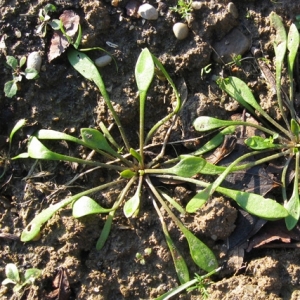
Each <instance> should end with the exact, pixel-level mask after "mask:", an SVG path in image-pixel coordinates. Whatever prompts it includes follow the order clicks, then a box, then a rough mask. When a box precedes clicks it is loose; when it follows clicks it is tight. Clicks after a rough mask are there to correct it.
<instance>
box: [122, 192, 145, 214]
mask: <svg viewBox="0 0 300 300" xmlns="http://www.w3.org/2000/svg"><path fill="white" fill-rule="evenodd" d="M140 201H141V199H140V191H138V190H137V191H136V192H135V194H134V196H133V197H131V198H130V199H129V200H127V201H126V202H125V204H124V207H123V211H124V215H125V217H126V218H130V217H131V216H132V215H133V214H134V213H135V212H136V211H137V210H138V209H139V207H140Z"/></svg>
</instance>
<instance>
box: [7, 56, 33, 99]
mask: <svg viewBox="0 0 300 300" xmlns="http://www.w3.org/2000/svg"><path fill="white" fill-rule="evenodd" d="M25 63H26V57H25V56H23V57H22V58H21V59H20V61H19V62H18V60H17V59H16V58H15V57H13V56H6V64H7V65H8V66H9V67H10V68H11V69H12V77H13V79H12V80H10V81H7V82H6V83H5V85H4V93H5V96H6V97H9V98H12V97H13V96H14V95H15V94H16V93H17V91H18V85H19V82H21V81H22V76H25V78H26V79H29V80H30V79H35V78H37V76H38V71H37V70H36V69H33V68H26V69H25V72H23V71H22V67H23V66H24V64H25Z"/></svg>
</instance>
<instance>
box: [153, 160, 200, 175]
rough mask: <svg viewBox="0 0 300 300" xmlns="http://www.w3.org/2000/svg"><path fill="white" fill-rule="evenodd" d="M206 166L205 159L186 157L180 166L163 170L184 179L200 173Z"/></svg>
mask: <svg viewBox="0 0 300 300" xmlns="http://www.w3.org/2000/svg"><path fill="white" fill-rule="evenodd" d="M205 164H206V161H205V159H203V158H201V157H194V156H184V157H183V158H182V159H181V160H180V162H179V163H178V164H176V165H175V166H173V167H171V168H169V169H163V170H164V172H166V173H169V174H175V175H178V176H183V177H191V176H193V175H195V174H197V173H200V171H201V169H202V168H203V167H204V165H205ZM154 171H155V170H154Z"/></svg>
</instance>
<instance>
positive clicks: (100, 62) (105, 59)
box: [95, 55, 112, 68]
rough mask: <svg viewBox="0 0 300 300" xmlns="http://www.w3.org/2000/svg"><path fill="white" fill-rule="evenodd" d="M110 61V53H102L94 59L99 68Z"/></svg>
mask: <svg viewBox="0 0 300 300" xmlns="http://www.w3.org/2000/svg"><path fill="white" fill-rule="evenodd" d="M111 61H112V57H111V56H110V55H103V56H101V57H99V58H97V59H96V60H95V65H96V66H97V67H100V68H101V67H105V66H106V65H108V64H110V63H111Z"/></svg>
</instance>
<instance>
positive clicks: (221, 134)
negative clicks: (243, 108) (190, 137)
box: [191, 126, 235, 156]
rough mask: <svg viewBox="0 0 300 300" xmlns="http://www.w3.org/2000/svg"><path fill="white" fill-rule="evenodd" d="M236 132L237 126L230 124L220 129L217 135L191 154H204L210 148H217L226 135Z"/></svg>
mask: <svg viewBox="0 0 300 300" xmlns="http://www.w3.org/2000/svg"><path fill="white" fill-rule="evenodd" d="M234 132H235V126H228V127H226V128H224V129H223V130H222V131H220V132H219V133H218V134H217V135H215V136H214V137H213V138H212V139H211V140H209V141H208V142H207V143H206V144H204V145H203V146H202V147H201V148H199V149H198V150H196V151H195V152H193V153H191V155H195V156H198V155H202V154H204V153H206V152H208V151H210V150H213V149H215V148H217V147H218V146H219V145H221V144H222V143H223V141H224V136H225V135H227V134H232V133H234Z"/></svg>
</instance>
